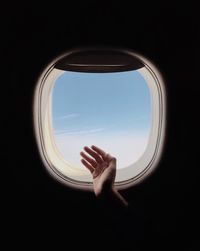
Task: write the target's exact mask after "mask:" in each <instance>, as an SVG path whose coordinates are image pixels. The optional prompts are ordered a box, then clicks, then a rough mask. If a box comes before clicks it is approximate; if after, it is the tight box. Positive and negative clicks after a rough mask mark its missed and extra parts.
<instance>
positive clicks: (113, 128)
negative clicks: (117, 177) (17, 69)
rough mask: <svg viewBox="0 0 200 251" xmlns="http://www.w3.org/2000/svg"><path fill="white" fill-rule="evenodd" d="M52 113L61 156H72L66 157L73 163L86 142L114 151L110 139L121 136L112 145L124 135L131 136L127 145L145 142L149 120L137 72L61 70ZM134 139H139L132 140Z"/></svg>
mask: <svg viewBox="0 0 200 251" xmlns="http://www.w3.org/2000/svg"><path fill="white" fill-rule="evenodd" d="M52 118H53V128H54V135H55V138H56V142H57V145H58V148H59V150H60V151H61V152H62V153H63V155H64V157H65V158H66V159H71V156H72V155H73V156H74V157H73V158H72V159H73V160H71V161H72V162H76V163H79V162H77V161H79V160H78V158H79V152H80V150H81V149H80V150H78V149H79V148H80V147H82V146H84V145H86V144H87V143H91V144H96V145H99V146H100V145H101V147H107V149H109V150H110V151H112V149H113V151H114V153H115V154H116V153H117V154H118V155H119V156H120V152H119V151H118V150H114V149H115V148H116V146H111V145H112V142H113V141H116V138H118V139H120V140H121V141H120V142H119V141H118V142H115V144H119V145H120V144H123V145H124V144H126V140H125V138H127V144H129V145H130V144H131V142H130V139H131V135H132V136H133V135H134V139H135V140H134V139H133V141H135V142H133V143H132V147H136V148H137V147H139V145H140V148H142V147H143V148H144V145H146V144H147V138H148V137H147V136H148V133H149V130H150V125H151V97H150V92H149V88H148V86H147V83H146V82H145V80H144V78H143V77H142V76H141V75H140V73H139V72H138V71H127V72H120V73H78V72H65V73H64V74H63V75H61V76H60V77H59V78H58V79H57V80H56V83H55V85H54V88H53V91H52ZM136 138H137V140H136ZM89 139H90V140H89ZM114 139H115V140H114ZM139 139H142V142H143V143H141V142H140V143H138V142H139ZM88 140H89V142H88ZM65 141H66V143H65ZM95 141H96V142H95ZM111 141H112V142H111ZM67 142H70V146H69V143H67ZM108 142H110V143H108ZM136 142H137V143H136ZM144 142H146V143H144ZM98 143H99V144H98ZM137 144H138V145H137ZM142 144H143V146H142ZM73 147H74V150H73V151H76V153H73V152H72V148H73ZM120 147H121V149H122V146H120ZM120 147H119V148H120ZM123 147H124V146H123ZM69 148H71V149H70V150H67V149H69ZM105 150H106V149H105ZM141 151H142V150H141ZM143 151H144V149H143ZM79 159H80V158H79ZM130 161H131V158H130ZM130 161H129V162H130ZM122 165H123V164H122Z"/></svg>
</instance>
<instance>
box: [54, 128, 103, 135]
mask: <svg viewBox="0 0 200 251" xmlns="http://www.w3.org/2000/svg"><path fill="white" fill-rule="evenodd" d="M103 130H104V128H92V129H82V130H58V131H56V132H55V134H56V135H60V136H64V135H80V134H92V133H98V132H102V131H103Z"/></svg>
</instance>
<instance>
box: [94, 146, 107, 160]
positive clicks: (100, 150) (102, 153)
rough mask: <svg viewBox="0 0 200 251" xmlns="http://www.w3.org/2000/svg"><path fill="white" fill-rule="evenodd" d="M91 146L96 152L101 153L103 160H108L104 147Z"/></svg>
mask: <svg viewBox="0 0 200 251" xmlns="http://www.w3.org/2000/svg"><path fill="white" fill-rule="evenodd" d="M91 148H92V149H93V150H94V151H95V152H97V153H98V154H99V155H101V157H102V159H103V160H106V153H105V152H104V151H103V150H102V149H100V148H99V147H97V146H94V145H93V146H91Z"/></svg>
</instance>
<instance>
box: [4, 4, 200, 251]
mask: <svg viewBox="0 0 200 251" xmlns="http://www.w3.org/2000/svg"><path fill="white" fill-rule="evenodd" d="M1 32H2V34H3V35H2V36H1V40H2V45H1V69H2V73H1V74H2V76H3V78H2V81H1V100H2V101H3V102H2V108H3V117H2V124H3V126H4V125H5V128H4V129H3V131H2V135H3V162H2V165H1V166H2V169H3V171H5V173H6V174H5V176H2V178H1V179H2V184H3V189H2V192H3V198H4V199H5V200H3V203H2V208H3V209H5V214H3V215H2V216H3V218H4V220H5V224H4V227H3V231H4V233H5V236H6V238H7V241H6V245H7V246H9V245H10V244H12V243H14V245H15V246H16V247H21V248H23V247H24V248H28V247H40V246H39V245H41V246H42V247H44V248H45V247H47V246H53V245H55V246H56V247H59V245H60V244H62V245H63V247H64V248H65V250H70V249H71V248H72V247H73V249H76V248H77V247H78V246H79V245H81V247H82V248H83V249H85V248H89V249H90V248H91V249H94V248H97V247H98V248H99V247H102V248H104V249H107V248H115V249H119V250H146V249H147V248H154V250H169V249H173V248H174V249H176V250H197V249H198V248H197V245H198V231H197V230H195V229H196V227H197V229H198V223H197V221H198V209H197V202H198V197H199V196H198V189H197V188H198V173H197V171H198V166H199V160H198V157H199V140H198V138H197V135H198V131H199V119H198V115H199V109H198V108H199V91H198V90H199V89H198V88H199V56H200V54H199V52H200V47H199V45H200V41H199V35H200V34H199V33H200V23H199V14H198V13H197V7H196V6H193V5H192V4H190V5H189V6H186V4H185V5H184V4H183V3H182V5H178V4H177V5H168V6H166V5H164V4H159V5H158V6H156V7H155V6H151V4H150V3H149V4H148V5H147V6H145V4H144V6H142V4H141V5H140V4H135V5H134V4H133V5H129V4H128V5H126V4H123V3H121V4H119V3H116V2H115V3H114V2H113V3H111V2H109V3H107V4H104V3H103V2H102V3H98V4H97V3H94V2H91V3H90V4H89V3H85V1H83V2H82V3H81V4H79V5H78V4H76V3H72V4H71V5H69V4H67V3H66V6H64V5H61V6H59V7H58V6H55V4H52V5H51V4H49V6H48V7H47V6H46V5H45V4H40V5H36V4H32V3H28V2H27V3H26V4H25V5H22V4H21V5H18V4H14V5H12V6H6V7H5V8H3V15H2V16H1ZM90 45H105V46H107V45H108V46H119V47H125V48H129V49H132V50H134V51H136V52H138V53H141V54H143V55H144V56H146V57H147V58H149V59H150V60H152V61H153V62H154V63H155V65H156V66H157V67H158V68H159V70H160V71H161V73H162V74H163V76H164V78H165V81H166V90H167V128H166V141H165V147H164V151H163V155H162V158H161V161H160V163H159V166H158V168H157V169H156V171H155V172H154V173H153V174H152V175H151V176H150V177H149V178H148V179H147V180H145V181H144V182H143V183H141V184H139V185H138V186H136V187H132V188H131V189H129V190H127V191H123V195H124V196H125V197H126V198H127V200H128V201H129V204H130V206H129V211H128V212H127V213H121V212H118V211H117V209H116V211H115V210H113V211H112V212H111V211H110V210H109V209H108V210H107V209H106V208H105V207H102V205H101V204H100V203H99V202H98V200H97V199H96V198H95V196H94V194H93V193H87V192H82V191H76V190H72V189H70V188H68V187H64V186H63V185H61V184H59V183H57V182H56V181H55V180H54V179H52V178H51V177H50V176H49V175H48V174H47V172H46V170H45V168H44V167H43V164H42V161H41V159H40V156H39V153H38V150H37V146H36V141H35V137H34V130H33V111H32V105H33V94H34V88H35V84H36V81H37V78H38V76H39V75H40V73H41V71H42V70H43V69H44V67H45V66H46V65H47V64H48V63H49V62H50V61H51V60H52V59H53V58H55V57H56V56H57V55H59V54H61V53H62V52H65V51H67V50H68V49H71V48H73V47H78V46H90ZM2 87H3V89H2ZM93 242H95V243H96V246H94V245H93V244H92V243H93ZM70 245H72V247H71V248H69V246H70Z"/></svg>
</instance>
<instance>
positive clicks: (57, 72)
mask: <svg viewBox="0 0 200 251" xmlns="http://www.w3.org/2000/svg"><path fill="white" fill-rule="evenodd" d="M100 52H101V53H99V51H98V50H92V53H91V52H90V51H89V52H88V51H86V52H85V51H84V50H83V51H82V50H80V51H78V52H76V53H69V54H66V55H63V56H61V57H59V58H58V59H56V60H55V61H54V62H52V64H51V65H50V66H48V67H47V69H45V71H44V72H43V74H42V76H41V77H40V79H39V81H38V84H37V88H36V91H35V97H34V118H35V132H36V137H37V142H38V146H39V149H40V153H41V157H42V159H43V162H44V164H45V166H46V167H47V169H48V171H49V172H50V173H51V174H52V175H53V176H54V177H55V178H57V179H58V180H59V181H61V182H62V183H64V184H66V185H69V186H72V187H74V188H82V189H91V187H92V179H91V176H90V174H89V173H88V170H86V169H85V168H84V167H83V165H82V164H81V162H80V155H79V153H80V151H81V150H82V149H83V147H84V146H85V145H87V146H91V145H97V146H99V147H101V148H102V149H105V150H106V152H110V153H111V154H112V155H113V156H115V157H116V158H117V168H118V169H117V176H116V185H117V186H118V188H119V189H123V188H127V187H129V186H132V185H134V184H136V183H138V182H140V181H142V180H143V179H144V178H145V177H147V176H148V175H149V174H150V173H151V172H152V170H154V169H155V167H156V166H157V163H158V160H159V158H160V156H161V151H162V145H163V139H164V128H165V102H166V101H165V90H164V83H163V79H162V77H161V76H160V73H159V72H158V70H157V69H156V68H155V66H154V65H152V63H151V62H149V61H148V60H147V59H145V58H143V57H142V56H138V55H137V54H135V53H133V52H129V51H123V52H122V51H120V52H118V51H115V50H111V52H112V53H111V52H110V51H109V50H103V51H101V50H100ZM81 53H82V54H81ZM120 53H121V54H120ZM79 54H81V55H79ZM102 54H105V55H106V56H104V57H103V56H102ZM119 54H120V56H119ZM73 55H75V56H74V57H73ZM70 57H71V58H70ZM106 57H107V58H106ZM104 60H105V62H104Z"/></svg>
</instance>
